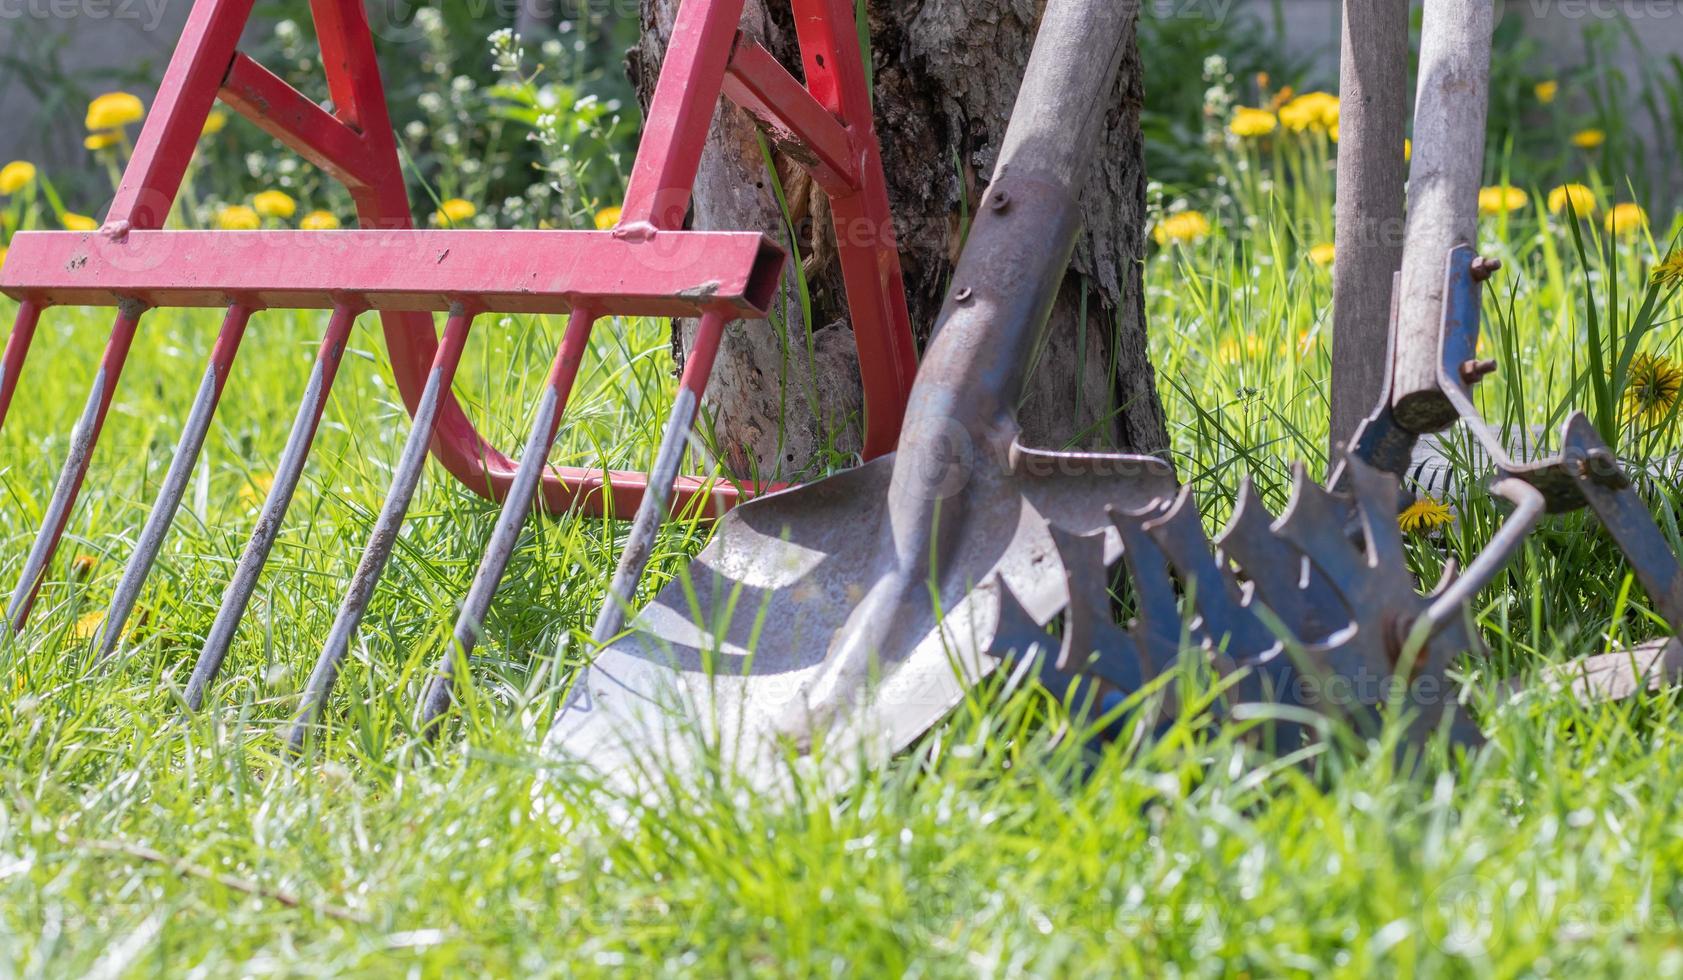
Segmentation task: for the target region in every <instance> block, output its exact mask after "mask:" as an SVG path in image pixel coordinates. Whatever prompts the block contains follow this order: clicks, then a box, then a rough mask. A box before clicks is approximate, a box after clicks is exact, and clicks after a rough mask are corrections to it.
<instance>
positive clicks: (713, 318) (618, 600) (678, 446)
mask: <svg viewBox="0 0 1683 980" xmlns="http://www.w3.org/2000/svg"><path fill="white" fill-rule="evenodd" d="M724 330H725V314H723V313H719V312H708V313H706V314H704V315H703V316H702V318H701V326H700V327H699V328H698V329H697V330H696V337H695V347H694V348H693V349H692V350H691V351H690V353H689V360H688V361H687V362H686V363H685V364H684V376H683V378H682V379H681V380H680V381H679V383H678V397H677V399H676V400H675V401H674V402H673V403H672V415H671V417H670V418H668V419H667V420H666V432H665V433H664V434H663V435H662V436H661V439H660V452H659V453H658V454H657V455H656V456H655V465H654V469H653V470H651V471H650V472H649V482H648V488H647V490H645V491H644V493H643V500H642V502H641V503H640V504H639V505H638V507H637V518H636V520H635V521H633V522H632V524H631V536H630V537H629V538H627V539H626V542H625V551H624V552H622V553H621V554H620V556H619V567H618V568H616V569H615V570H614V580H613V584H611V585H610V586H609V587H608V594H607V597H606V598H604V599H603V600H602V611H601V612H600V613H599V614H598V615H597V617H596V628H595V629H594V630H592V631H591V633H590V640H591V642H592V643H593V644H596V645H598V646H600V645H601V644H603V643H606V642H608V640H610V639H612V638H613V637H614V636H615V635H617V634H618V633H619V632H620V630H621V629H623V628H624V627H625V615H626V612H627V610H629V609H630V608H631V600H632V598H633V597H634V596H635V595H636V593H637V583H638V582H639V581H641V580H642V578H643V571H644V569H646V568H647V567H648V565H649V555H650V553H651V552H652V551H653V550H654V541H655V534H656V532H658V531H659V530H660V522H661V520H662V519H663V518H664V517H665V516H666V503H667V500H668V498H670V497H671V495H672V483H673V481H675V480H677V478H678V467H679V466H680V465H681V464H682V463H683V461H684V450H685V448H687V447H688V446H689V439H690V429H691V428H692V427H693V426H694V425H695V416H696V411H697V409H698V408H699V407H700V405H701V395H702V392H703V391H704V390H705V389H706V387H707V378H708V376H709V375H711V374H712V373H713V361H714V359H715V358H716V357H717V356H718V354H719V340H720V338H721V337H722V336H723V334H724Z"/></svg>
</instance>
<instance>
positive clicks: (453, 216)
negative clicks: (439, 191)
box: [432, 197, 479, 225]
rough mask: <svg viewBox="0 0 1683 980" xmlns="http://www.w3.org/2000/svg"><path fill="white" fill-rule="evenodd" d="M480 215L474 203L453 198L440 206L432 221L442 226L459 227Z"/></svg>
mask: <svg viewBox="0 0 1683 980" xmlns="http://www.w3.org/2000/svg"><path fill="white" fill-rule="evenodd" d="M478 213H479V209H478V208H476V207H474V206H473V202H472V201H464V200H462V199H461V198H459V197H452V198H451V199H450V200H448V201H445V202H444V203H443V204H440V205H439V206H438V210H437V211H436V212H434V213H433V216H432V219H433V220H434V221H436V222H438V223H439V224H441V225H459V224H462V223H464V222H466V221H469V220H470V219H472V218H473V216H474V215H476V214H478Z"/></svg>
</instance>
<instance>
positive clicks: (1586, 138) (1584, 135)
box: [1572, 129, 1607, 150]
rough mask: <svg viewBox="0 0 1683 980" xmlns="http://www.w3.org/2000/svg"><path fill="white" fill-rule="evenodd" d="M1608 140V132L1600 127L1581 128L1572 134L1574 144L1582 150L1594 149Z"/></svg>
mask: <svg viewBox="0 0 1683 980" xmlns="http://www.w3.org/2000/svg"><path fill="white" fill-rule="evenodd" d="M1606 142H1607V133H1606V132H1605V131H1604V130H1600V129H1580V130H1578V131H1577V132H1576V133H1573V134H1572V145H1573V146H1575V147H1577V148H1578V149H1580V150H1593V149H1595V148H1596V147H1599V146H1601V145H1602V144H1603V143H1606Z"/></svg>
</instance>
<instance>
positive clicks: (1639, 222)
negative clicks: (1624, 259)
mask: <svg viewBox="0 0 1683 980" xmlns="http://www.w3.org/2000/svg"><path fill="white" fill-rule="evenodd" d="M1646 224H1648V212H1646V211H1644V210H1642V205H1640V204H1631V203H1629V202H1628V201H1627V202H1626V203H1624V204H1615V205H1613V210H1611V211H1609V212H1607V220H1606V221H1605V225H1606V228H1607V233H1608V234H1609V235H1625V234H1629V233H1631V232H1634V231H1639V230H1641V228H1642V227H1643V226H1645V225H1646Z"/></svg>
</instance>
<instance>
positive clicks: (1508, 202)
mask: <svg viewBox="0 0 1683 980" xmlns="http://www.w3.org/2000/svg"><path fill="white" fill-rule="evenodd" d="M1530 203H1531V197H1530V195H1528V194H1526V193H1525V192H1524V191H1522V190H1520V189H1519V188H1517V187H1486V188H1483V189H1481V190H1480V191H1479V192H1478V213H1479V214H1482V215H1497V214H1510V213H1512V212H1514V211H1518V210H1520V209H1521V208H1523V207H1525V206H1526V205H1527V204H1530Z"/></svg>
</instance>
